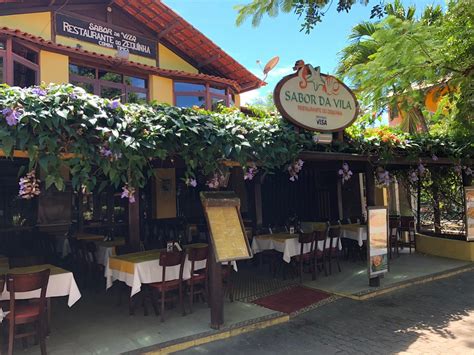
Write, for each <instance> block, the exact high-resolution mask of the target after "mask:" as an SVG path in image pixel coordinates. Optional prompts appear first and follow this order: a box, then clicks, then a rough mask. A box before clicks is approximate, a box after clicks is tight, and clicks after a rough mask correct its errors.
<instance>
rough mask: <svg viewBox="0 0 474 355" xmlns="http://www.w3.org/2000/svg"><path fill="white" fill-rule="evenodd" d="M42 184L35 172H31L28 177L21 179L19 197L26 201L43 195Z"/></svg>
mask: <svg viewBox="0 0 474 355" xmlns="http://www.w3.org/2000/svg"><path fill="white" fill-rule="evenodd" d="M40 182H41V181H40V180H38V179H36V174H35V171H34V170H32V171H30V172H29V173H28V174H26V176H24V177H22V178H21V179H20V183H19V185H20V191H19V192H18V196H19V197H20V198H23V199H26V200H30V199H32V198H33V197H36V196H39V195H40V193H41V190H40V186H39V184H40Z"/></svg>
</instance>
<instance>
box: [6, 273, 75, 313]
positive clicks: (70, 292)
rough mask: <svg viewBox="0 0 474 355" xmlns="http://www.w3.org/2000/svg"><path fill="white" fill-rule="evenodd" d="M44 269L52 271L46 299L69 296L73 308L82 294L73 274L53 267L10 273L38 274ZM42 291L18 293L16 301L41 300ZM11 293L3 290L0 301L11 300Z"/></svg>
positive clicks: (70, 305) (69, 302)
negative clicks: (37, 272)
mask: <svg viewBox="0 0 474 355" xmlns="http://www.w3.org/2000/svg"><path fill="white" fill-rule="evenodd" d="M44 269H51V275H50V276H49V281H48V288H47V290H46V297H47V298H50V297H65V296H68V297H69V299H68V303H67V304H68V306H69V307H72V306H73V305H74V303H76V302H77V301H78V300H79V299H80V298H81V292H80V291H79V288H78V287H77V284H76V280H74V275H73V274H72V272H70V271H67V270H64V269H61V268H58V267H56V266H53V265H35V266H30V267H22V268H15V269H11V270H10V271H9V272H12V273H29V272H36V271H40V270H44ZM39 296H40V290H37V291H33V292H21V293H19V292H17V293H15V298H16V299H31V298H39ZM9 299H10V293H9V292H8V291H7V287H6V286H5V289H4V290H3V292H2V294H1V297H0V300H2V301H3V300H9Z"/></svg>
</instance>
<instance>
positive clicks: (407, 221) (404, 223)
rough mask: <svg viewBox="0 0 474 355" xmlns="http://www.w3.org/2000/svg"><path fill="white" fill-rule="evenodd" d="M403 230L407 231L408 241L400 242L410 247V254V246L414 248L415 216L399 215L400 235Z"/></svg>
mask: <svg viewBox="0 0 474 355" xmlns="http://www.w3.org/2000/svg"><path fill="white" fill-rule="evenodd" d="M403 232H407V233H408V242H404V241H402V242H401V243H400V244H401V245H403V246H408V248H409V249H410V254H411V248H413V249H415V250H416V236H415V235H416V229H415V218H414V217H412V216H401V217H400V235H402V233H403Z"/></svg>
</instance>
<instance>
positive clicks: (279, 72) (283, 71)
mask: <svg viewBox="0 0 474 355" xmlns="http://www.w3.org/2000/svg"><path fill="white" fill-rule="evenodd" d="M293 72H294V70H293V67H292V66H290V67H282V68H275V69H273V70H272V71H271V72H270V73H268V78H279V79H280V78H282V77H284V76H285V75H288V74H291V73H293Z"/></svg>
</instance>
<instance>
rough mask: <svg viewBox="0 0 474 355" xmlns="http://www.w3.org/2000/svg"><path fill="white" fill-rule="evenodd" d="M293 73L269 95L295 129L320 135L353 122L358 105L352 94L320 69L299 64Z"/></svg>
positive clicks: (302, 63) (298, 62)
mask: <svg viewBox="0 0 474 355" xmlns="http://www.w3.org/2000/svg"><path fill="white" fill-rule="evenodd" d="M293 69H294V70H295V71H296V73H293V74H290V75H287V76H285V77H284V78H283V79H282V80H281V81H280V82H279V83H278V84H277V86H276V88H275V91H274V93H273V98H274V101H275V105H276V106H277V108H278V110H279V111H280V113H281V114H282V115H283V117H285V118H286V119H287V120H289V121H291V122H292V123H294V124H295V125H297V126H300V127H303V128H306V129H309V130H312V131H321V132H336V131H341V130H342V129H344V128H345V127H347V126H349V125H350V124H351V123H352V122H354V120H355V119H356V118H357V114H358V111H359V104H358V103H357V99H356V97H355V96H354V94H353V92H352V91H351V90H350V89H349V88H348V87H347V86H346V85H345V84H344V83H342V82H341V81H339V80H338V79H337V78H335V77H334V76H331V75H325V74H321V72H320V68H319V67H316V68H314V67H313V66H312V65H311V64H305V63H304V61H302V60H299V61H297V62H296V64H295V67H294V68H293Z"/></svg>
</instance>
